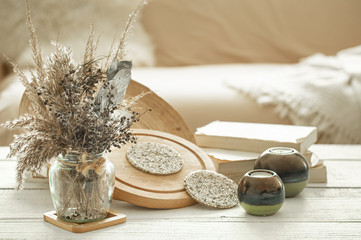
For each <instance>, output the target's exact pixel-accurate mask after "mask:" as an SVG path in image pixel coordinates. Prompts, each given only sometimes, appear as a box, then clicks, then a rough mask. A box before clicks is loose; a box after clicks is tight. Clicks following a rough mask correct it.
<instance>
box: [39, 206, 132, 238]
mask: <svg viewBox="0 0 361 240" xmlns="http://www.w3.org/2000/svg"><path fill="white" fill-rule="evenodd" d="M43 217H44V220H45V221H47V222H49V223H51V224H53V225H55V226H57V227H60V228H62V229H65V230H67V231H69V232H73V233H84V232H89V231H93V230H97V229H101V228H106V227H110V226H114V225H117V224H121V223H124V222H125V221H126V219H127V216H125V215H124V214H122V213H119V212H117V211H114V210H112V209H110V210H109V213H108V216H107V217H106V218H104V219H102V220H99V221H96V222H88V223H75V222H67V221H64V220H61V219H60V218H59V217H58V216H57V214H56V212H55V211H51V212H47V213H44V215H43Z"/></svg>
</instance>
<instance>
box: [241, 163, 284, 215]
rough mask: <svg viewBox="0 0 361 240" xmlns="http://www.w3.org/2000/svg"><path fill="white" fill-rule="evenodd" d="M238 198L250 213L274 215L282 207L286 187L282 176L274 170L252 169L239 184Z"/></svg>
mask: <svg viewBox="0 0 361 240" xmlns="http://www.w3.org/2000/svg"><path fill="white" fill-rule="evenodd" d="M238 200H239V202H240V204H241V206H242V207H243V209H244V210H246V212H248V213H249V214H252V215H257V216H268V215H273V214H275V213H276V212H277V211H278V210H279V209H280V208H281V207H282V204H283V202H284V200H285V188H284V185H283V183H282V180H281V178H280V177H279V176H278V175H277V173H275V172H274V171H271V170H265V169H257V170H251V171H249V172H247V173H246V174H245V175H244V176H243V177H242V179H241V181H240V182H239V184H238Z"/></svg>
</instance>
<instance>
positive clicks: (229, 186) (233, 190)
mask: <svg viewBox="0 0 361 240" xmlns="http://www.w3.org/2000/svg"><path fill="white" fill-rule="evenodd" d="M184 186H185V189H186V190H187V192H188V193H189V195H190V196H191V197H192V198H193V199H194V200H196V201H197V202H198V203H200V204H203V205H205V206H207V207H213V208H221V209H223V208H232V207H234V206H236V205H237V204H238V198H237V188H238V186H237V184H236V183H235V182H233V181H232V180H231V179H229V178H227V177H226V176H224V175H222V174H219V173H217V172H214V171H207V170H198V171H195V172H192V173H190V174H189V175H188V176H187V177H186V178H185V179H184Z"/></svg>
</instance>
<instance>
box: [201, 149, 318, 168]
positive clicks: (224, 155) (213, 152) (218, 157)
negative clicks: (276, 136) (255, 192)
mask: <svg viewBox="0 0 361 240" xmlns="http://www.w3.org/2000/svg"><path fill="white" fill-rule="evenodd" d="M202 150H203V151H205V152H206V153H207V154H208V156H210V157H211V159H212V161H213V163H214V166H215V168H216V171H218V172H219V173H222V174H237V173H239V172H240V171H242V172H244V171H249V170H252V169H253V167H254V162H255V161H256V160H257V158H258V157H259V155H260V154H261V153H254V152H244V151H236V150H227V149H218V148H202ZM303 155H304V157H305V159H306V160H307V162H308V164H309V165H310V167H314V166H316V165H317V164H318V162H319V159H318V157H317V156H316V155H315V154H313V153H312V152H311V151H306V153H304V154H303Z"/></svg>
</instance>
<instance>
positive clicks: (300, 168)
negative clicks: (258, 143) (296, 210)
mask: <svg viewBox="0 0 361 240" xmlns="http://www.w3.org/2000/svg"><path fill="white" fill-rule="evenodd" d="M254 169H269V170H272V171H275V172H276V173H277V174H278V176H280V178H281V179H282V181H283V183H284V185H285V188H286V197H294V196H296V195H297V194H299V193H300V192H302V191H303V189H304V188H305V187H306V185H307V183H308V179H309V177H310V167H309V165H308V163H307V161H306V159H305V158H304V157H303V155H302V154H300V153H299V152H298V151H297V150H295V149H293V148H287V147H275V148H270V149H267V150H266V151H264V152H263V153H262V154H261V155H260V156H259V158H258V159H257V160H256V162H255V164H254Z"/></svg>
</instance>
